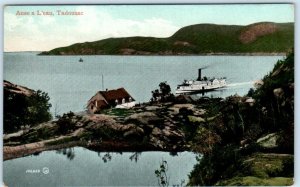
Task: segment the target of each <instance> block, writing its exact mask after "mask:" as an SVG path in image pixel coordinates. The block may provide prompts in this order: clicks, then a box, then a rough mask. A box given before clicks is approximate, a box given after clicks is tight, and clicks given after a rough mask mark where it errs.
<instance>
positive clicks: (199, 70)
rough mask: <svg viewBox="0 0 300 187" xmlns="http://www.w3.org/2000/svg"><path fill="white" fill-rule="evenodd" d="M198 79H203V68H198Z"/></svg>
mask: <svg viewBox="0 0 300 187" xmlns="http://www.w3.org/2000/svg"><path fill="white" fill-rule="evenodd" d="M197 80H198V81H201V68H200V69H198V79H197Z"/></svg>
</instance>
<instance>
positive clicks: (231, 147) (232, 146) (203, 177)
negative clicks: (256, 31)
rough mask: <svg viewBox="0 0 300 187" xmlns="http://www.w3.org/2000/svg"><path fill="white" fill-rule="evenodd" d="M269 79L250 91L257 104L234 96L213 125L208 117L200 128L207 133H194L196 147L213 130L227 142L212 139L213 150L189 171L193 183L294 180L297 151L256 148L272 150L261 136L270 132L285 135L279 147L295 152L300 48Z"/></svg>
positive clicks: (278, 142) (276, 67)
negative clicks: (261, 142) (296, 75)
mask: <svg viewBox="0 0 300 187" xmlns="http://www.w3.org/2000/svg"><path fill="white" fill-rule="evenodd" d="M263 82H264V84H263V85H262V86H261V87H260V88H258V89H256V90H250V91H249V93H248V96H252V97H253V98H254V99H255V101H256V102H255V104H254V105H253V106H249V104H247V103H243V102H240V99H242V98H241V97H234V96H232V97H229V98H227V99H226V101H225V102H224V105H223V106H222V107H221V108H220V111H221V113H222V118H216V119H215V120H214V121H213V122H214V123H209V124H210V126H207V124H205V123H204V124H203V125H202V126H201V127H199V128H198V130H200V132H202V133H200V134H203V135H201V136H199V137H200V138H199V137H198V138H195V139H194V142H193V143H194V146H195V145H196V148H197V144H195V143H197V141H198V142H201V143H200V144H199V147H198V149H196V150H198V151H199V150H200V148H202V149H203V148H205V146H202V145H210V144H207V143H206V144H205V141H206V140H207V139H209V138H207V136H205V135H207V134H212V133H217V135H218V136H219V137H220V138H221V141H222V144H219V143H217V144H212V151H206V152H205V151H202V152H204V156H203V158H202V159H201V160H199V163H198V164H197V165H195V167H194V170H193V171H192V172H191V174H190V176H189V177H190V183H189V184H190V185H215V184H217V185H264V184H271V185H273V184H278V185H285V184H292V183H291V177H293V170H294V168H293V166H294V165H293V164H294V161H293V158H292V157H293V156H292V155H280V154H274V153H272V154H268V153H265V154H253V153H255V152H258V151H266V150H263V149H261V148H260V147H259V146H257V144H256V143H255V142H256V140H257V139H258V138H259V137H260V136H261V135H262V134H268V133H270V132H276V133H277V134H278V135H279V139H278V140H277V144H278V145H279V147H278V148H277V149H276V150H273V151H278V152H280V153H282V152H283V153H293V147H294V108H293V107H294V53H293V52H291V53H290V54H289V55H288V56H287V57H286V58H285V59H284V60H280V61H278V62H277V63H276V65H275V66H274V69H273V71H272V72H271V73H270V74H269V75H267V76H265V77H264V79H263ZM275 89H276V90H275ZM276 92H278V93H276ZM276 94H277V95H276ZM220 119H221V121H220ZM218 120H219V121H218ZM208 127H209V128H208ZM195 137H197V135H195ZM203 142H204V144H203ZM242 142H246V143H243V144H242ZM201 146H202V147H201ZM270 177H273V178H272V179H274V180H275V181H276V182H274V183H273V182H272V180H271V179H269V178H270ZM282 177H285V178H282ZM220 181H221V182H220ZM217 182H218V183H217Z"/></svg>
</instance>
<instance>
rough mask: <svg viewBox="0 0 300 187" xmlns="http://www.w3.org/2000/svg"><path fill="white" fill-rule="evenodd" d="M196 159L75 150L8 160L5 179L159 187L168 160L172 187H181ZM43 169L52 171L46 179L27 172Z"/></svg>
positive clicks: (165, 154) (166, 154) (41, 183)
mask: <svg viewBox="0 0 300 187" xmlns="http://www.w3.org/2000/svg"><path fill="white" fill-rule="evenodd" d="M172 155H174V153H172ZM195 156H196V155H195V154H194V153H192V152H178V156H171V155H170V153H169V152H159V151H158V152H157V151H145V152H99V153H98V152H95V151H91V150H89V149H86V148H83V147H74V148H66V149H60V150H57V151H55V150H53V151H43V152H42V153H40V154H39V155H38V156H32V157H22V158H17V159H13V160H8V161H5V162H4V166H3V167H4V170H3V172H4V173H3V177H4V181H5V183H6V184H7V185H8V186H45V187H46V186H157V178H156V176H155V173H154V172H155V170H157V169H159V167H160V163H161V161H162V160H166V161H167V162H168V167H169V169H168V173H167V175H168V177H170V180H169V186H173V185H174V186H175V185H176V186H181V180H182V179H184V180H185V181H187V180H188V174H189V173H190V172H191V170H192V169H193V167H194V164H196V162H197V161H196V159H195ZM102 158H103V159H102ZM105 161H106V162H105ZM43 167H48V168H49V169H50V173H49V174H48V175H47V176H44V175H42V176H43V177H41V175H37V174H30V175H29V174H25V173H24V172H25V171H26V170H28V169H42V168H43ZM112 174H113V175H112ZM78 176H80V177H78ZM184 185H185V184H184Z"/></svg>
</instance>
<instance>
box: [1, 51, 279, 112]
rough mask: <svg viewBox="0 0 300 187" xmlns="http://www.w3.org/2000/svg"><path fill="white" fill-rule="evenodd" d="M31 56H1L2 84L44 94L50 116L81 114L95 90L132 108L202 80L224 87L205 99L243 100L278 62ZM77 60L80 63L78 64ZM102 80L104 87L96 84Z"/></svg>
mask: <svg viewBox="0 0 300 187" xmlns="http://www.w3.org/2000/svg"><path fill="white" fill-rule="evenodd" d="M37 54H38V53H37V52H14V53H4V79H5V80H8V81H11V82H13V83H15V84H19V85H23V86H26V87H28V88H31V89H34V90H38V89H40V90H42V91H45V92H47V93H48V94H49V96H50V99H51V100H50V102H51V104H52V108H51V112H52V113H53V114H54V113H55V114H62V113H66V112H68V111H73V112H79V111H83V110H85V107H86V104H87V101H88V100H89V99H90V98H91V97H92V96H93V95H94V94H95V93H96V92H97V91H99V90H102V89H116V88H119V87H124V88H125V89H126V90H127V91H128V92H129V93H130V94H131V95H132V97H133V98H135V100H136V101H137V102H148V101H149V100H150V98H151V91H152V90H155V89H157V88H158V85H159V83H160V82H163V81H167V83H168V84H170V86H171V89H172V92H173V93H175V88H176V85H177V84H180V83H182V81H183V80H185V79H187V80H191V79H195V78H197V76H198V68H201V67H207V68H206V69H205V70H203V72H202V75H203V76H208V77H227V83H228V87H227V88H225V89H222V90H220V91H215V92H210V93H207V94H206V96H209V97H211V96H214V97H226V96H229V95H234V94H239V95H245V94H247V92H248V90H249V89H250V88H251V87H253V81H255V80H258V79H261V78H263V76H264V75H266V74H268V73H269V72H270V71H271V70H272V68H273V66H274V64H275V63H276V62H277V60H278V59H283V57H282V56H39V55H37ZM80 58H82V59H83V60H84V62H79V59H80ZM102 75H103V77H104V81H103V82H104V85H103V84H102Z"/></svg>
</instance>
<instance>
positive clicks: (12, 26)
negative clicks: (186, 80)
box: [4, 4, 294, 52]
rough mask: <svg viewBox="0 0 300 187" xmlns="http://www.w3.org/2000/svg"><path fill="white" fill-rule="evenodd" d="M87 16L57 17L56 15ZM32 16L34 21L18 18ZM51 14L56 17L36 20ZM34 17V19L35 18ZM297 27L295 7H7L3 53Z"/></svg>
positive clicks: (258, 5) (287, 5)
mask: <svg viewBox="0 0 300 187" xmlns="http://www.w3.org/2000/svg"><path fill="white" fill-rule="evenodd" d="M58 10H61V11H69V12H74V11H77V12H82V13H83V15H78V16H74V15H73V16H72V15H58V14H57V11H58ZM18 11H19V12H28V13H29V14H30V15H17V13H18ZM38 11H39V12H40V13H41V11H48V12H52V13H53V15H37V12H38ZM32 13H34V15H32ZM261 21H271V22H294V7H293V5H291V4H256V5H246V4H244V5H99V6H92V5H91V6H78V5H76V6H6V7H5V9H4V51H6V52H8V51H44V50H50V49H53V48H56V47H61V46H67V45H71V44H73V43H78V42H86V41H96V40H101V39H104V38H109V37H127V36H153V37H168V36H171V35H172V34H173V33H175V32H176V31H177V30H178V29H180V28H181V27H184V26H187V25H192V24H199V23H215V24H227V25H248V24H251V23H255V22H261Z"/></svg>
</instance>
